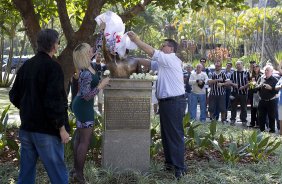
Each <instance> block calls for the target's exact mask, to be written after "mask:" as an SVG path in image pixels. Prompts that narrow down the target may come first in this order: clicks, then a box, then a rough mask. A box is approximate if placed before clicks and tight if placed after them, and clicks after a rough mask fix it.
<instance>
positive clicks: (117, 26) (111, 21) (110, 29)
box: [95, 11, 137, 58]
mask: <svg viewBox="0 0 282 184" xmlns="http://www.w3.org/2000/svg"><path fill="white" fill-rule="evenodd" d="M95 21H96V22H97V24H98V25H100V24H101V22H102V21H103V22H105V24H106V28H105V30H104V35H105V38H106V41H107V43H108V44H114V47H113V52H117V53H118V54H119V56H120V57H121V58H122V57H124V55H125V51H126V49H130V50H133V49H137V45H136V44H135V43H134V42H132V41H131V40H130V38H129V37H128V36H127V33H125V34H124V31H125V26H124V23H123V22H122V19H121V18H120V17H119V16H118V15H117V14H116V13H114V12H111V11H107V12H105V13H103V14H101V15H98V16H97V17H96V18H95Z"/></svg>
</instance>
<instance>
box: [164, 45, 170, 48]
mask: <svg viewBox="0 0 282 184" xmlns="http://www.w3.org/2000/svg"><path fill="white" fill-rule="evenodd" d="M164 47H171V46H169V45H165V44H164V45H163V48H164Z"/></svg>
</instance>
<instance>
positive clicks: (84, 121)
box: [70, 43, 109, 183]
mask: <svg viewBox="0 0 282 184" xmlns="http://www.w3.org/2000/svg"><path fill="white" fill-rule="evenodd" d="M93 55H94V53H93V48H92V47H91V46H90V45H89V44H87V43H81V44H79V45H78V46H77V47H76V48H75V49H74V51H73V61H74V65H75V67H76V68H77V69H78V70H80V72H79V78H78V93H77V96H76V97H75V98H74V100H73V104H72V109H73V112H74V114H75V116H76V120H77V121H76V126H77V131H76V136H75V138H74V169H73V170H72V171H71V173H70V175H71V177H73V179H74V180H75V181H76V182H79V183H85V179H84V175H83V168H84V163H85V159H86V153H87V151H88V146H89V144H90V140H91V136H92V132H93V128H92V127H93V125H94V109H93V104H94V97H95V95H97V94H98V93H99V91H100V90H102V89H103V88H104V87H105V86H106V85H107V84H108V83H109V78H104V79H103V80H101V82H100V83H99V76H98V73H97V72H96V71H95V70H94V69H93V68H92V67H91V65H90V62H91V58H92V57H93Z"/></svg>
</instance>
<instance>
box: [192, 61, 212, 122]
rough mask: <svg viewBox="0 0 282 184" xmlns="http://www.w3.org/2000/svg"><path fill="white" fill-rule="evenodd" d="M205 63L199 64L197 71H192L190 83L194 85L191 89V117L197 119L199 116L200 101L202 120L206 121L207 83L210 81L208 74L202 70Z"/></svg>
mask: <svg viewBox="0 0 282 184" xmlns="http://www.w3.org/2000/svg"><path fill="white" fill-rule="evenodd" d="M202 69H203V65H202V64H198V65H197V67H196V71H195V72H192V74H191V76H190V80H189V84H190V85H192V91H191V109H190V113H191V119H193V120H195V119H196V117H197V104H198V102H199V103H200V121H201V122H205V121H206V89H205V88H204V86H205V84H207V82H208V79H209V78H208V76H207V74H206V73H205V72H202Z"/></svg>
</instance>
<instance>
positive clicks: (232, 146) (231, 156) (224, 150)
mask: <svg viewBox="0 0 282 184" xmlns="http://www.w3.org/2000/svg"><path fill="white" fill-rule="evenodd" d="M210 142H211V143H212V145H213V147H214V148H215V149H216V150H217V151H219V153H220V155H221V156H222V158H223V160H224V161H225V162H229V163H231V164H235V163H236V162H238V161H239V159H240V158H241V157H243V156H245V155H246V154H247V151H246V149H247V148H248V146H249V145H248V144H245V145H242V146H240V145H238V143H236V142H231V143H229V144H228V145H227V146H224V145H220V144H219V143H218V141H217V140H211V139H210Z"/></svg>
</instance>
